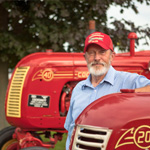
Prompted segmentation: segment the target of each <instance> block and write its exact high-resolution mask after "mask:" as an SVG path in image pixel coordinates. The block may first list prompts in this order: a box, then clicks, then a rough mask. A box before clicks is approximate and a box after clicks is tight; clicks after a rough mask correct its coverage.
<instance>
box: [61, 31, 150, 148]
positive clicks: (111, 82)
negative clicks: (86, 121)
mask: <svg viewBox="0 0 150 150" xmlns="http://www.w3.org/2000/svg"><path fill="white" fill-rule="evenodd" d="M84 53H85V60H86V62H87V66H88V70H89V72H90V75H89V77H88V78H87V79H86V80H83V81H81V82H79V83H78V84H77V85H76V87H75V88H74V90H73V93H72V97H71V102H70V108H69V111H68V114H67V118H66V122H65V125H64V127H65V128H66V129H67V130H68V138H67V142H66V150H68V149H69V143H70V139H71V135H72V131H73V128H74V125H75V120H76V118H77V117H78V116H79V115H80V113H81V112H82V111H83V110H84V109H85V107H87V106H88V105H89V104H90V103H92V102H93V101H95V100H96V99H98V98H100V97H102V96H104V95H107V94H111V93H116V92H120V89H135V92H150V80H148V79H147V78H146V77H144V76H141V75H138V74H135V73H134V74H133V73H127V72H121V71H116V70H115V69H114V68H113V67H112V66H111V62H112V61H113V58H114V57H115V53H114V51H113V44H112V40H111V38H110V37H109V36H108V35H106V34H104V33H101V32H94V33H92V34H91V35H89V36H88V37H87V38H86V40H85V47H84Z"/></svg>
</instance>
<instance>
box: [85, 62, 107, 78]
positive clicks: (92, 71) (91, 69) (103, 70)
mask: <svg viewBox="0 0 150 150" xmlns="http://www.w3.org/2000/svg"><path fill="white" fill-rule="evenodd" d="M94 63H96V62H92V63H90V64H88V69H89V72H90V74H92V75H94V76H102V75H104V74H106V73H107V71H108V69H109V67H110V61H109V64H106V63H104V62H102V63H99V64H101V65H102V66H103V67H102V68H101V69H98V68H96V67H94V66H92V64H94Z"/></svg>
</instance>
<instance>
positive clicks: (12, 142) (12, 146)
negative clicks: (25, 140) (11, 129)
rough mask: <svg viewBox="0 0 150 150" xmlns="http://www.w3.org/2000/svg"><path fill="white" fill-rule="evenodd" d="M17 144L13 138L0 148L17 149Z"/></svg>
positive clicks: (4, 149) (6, 149)
mask: <svg viewBox="0 0 150 150" xmlns="http://www.w3.org/2000/svg"><path fill="white" fill-rule="evenodd" d="M17 145H18V142H17V141H16V140H15V139H11V140H9V141H7V142H6V143H5V144H4V145H3V146H2V149H1V150H17Z"/></svg>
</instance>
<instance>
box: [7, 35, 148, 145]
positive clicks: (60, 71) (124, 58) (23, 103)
mask: <svg viewBox="0 0 150 150" xmlns="http://www.w3.org/2000/svg"><path fill="white" fill-rule="evenodd" d="M133 35H134V34H132V36H131V35H130V36H129V37H130V38H131V40H134V39H135V36H133ZM131 43H134V42H131ZM131 47H133V45H132V46H131ZM83 55H84V54H83V53H57V52H51V50H50V51H49V50H48V51H47V52H41V53H33V54H30V55H28V56H26V57H24V58H23V59H22V60H21V61H20V62H19V63H18V64H17V65H16V67H15V69H14V73H13V75H12V78H11V79H10V81H9V85H8V89H7V94H6V101H5V111H6V119H7V121H8V123H9V124H11V125H13V126H16V127H19V128H21V130H23V131H24V134H23V136H22V132H21V134H20V132H19V131H17V133H16V135H17V136H16V137H18V140H19V141H20V140H22V138H23V137H24V136H26V132H29V133H30V132H31V131H55V132H58V134H56V135H55V138H54V139H55V140H56V139H61V138H59V136H60V135H61V133H65V132H67V131H66V130H65V129H64V122H65V119H66V114H67V111H68V109H69V105H70V97H71V92H72V89H73V88H74V86H75V85H76V84H77V83H78V82H79V81H81V80H83V79H86V78H87V76H88V74H89V72H88V69H87V65H86V61H85V58H84V56H83ZM149 61H150V50H149V51H142V52H135V55H134V56H133V55H132V56H130V53H122V54H116V57H115V59H114V61H113V63H112V65H113V67H114V68H115V69H116V70H120V71H127V72H132V73H138V74H141V75H144V76H146V77H147V78H149V79H150V71H149V65H148V64H149ZM22 67H30V68H29V70H28V72H27V74H26V76H25V80H24V83H23V88H22V89H21V95H20V96H21V99H20V104H19V111H20V114H21V115H20V117H13V116H9V115H7V111H8V109H9V107H8V106H9V105H8V95H9V90H10V88H12V79H13V77H14V75H15V72H16V70H17V69H18V68H22ZM126 92H127V91H126ZM126 94H128V93H125V95H126ZM36 96H37V97H38V96H46V97H49V100H48V101H49V104H48V106H47V107H37V106H36V105H33V103H35V101H37V100H38V99H39V98H37V97H36ZM35 97H36V98H35ZM127 98H128V97H127ZM30 99H32V100H33V99H34V100H33V101H32V104H30V103H31V101H30ZM39 102H40V100H39ZM31 137H32V136H31V135H30V136H28V138H31ZM49 138H51V136H49ZM32 139H33V140H36V139H35V138H32ZM37 141H38V140H37ZM56 141H57V140H56ZM50 146H51V145H50Z"/></svg>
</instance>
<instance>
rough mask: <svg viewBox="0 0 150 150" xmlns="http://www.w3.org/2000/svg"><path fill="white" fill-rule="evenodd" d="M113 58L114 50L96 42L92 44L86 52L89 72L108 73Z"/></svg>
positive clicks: (93, 73) (100, 74)
mask: <svg viewBox="0 0 150 150" xmlns="http://www.w3.org/2000/svg"><path fill="white" fill-rule="evenodd" d="M113 58H114V52H112V51H111V50H105V49H103V48H102V47H100V46H98V45H95V44H92V45H90V46H89V47H88V49H87V52H86V53H85V59H86V62H87V66H88V69H89V72H90V73H91V74H92V75H95V76H102V75H104V74H106V73H107V71H108V69H109V67H110V65H111V62H112V60H113Z"/></svg>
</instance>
